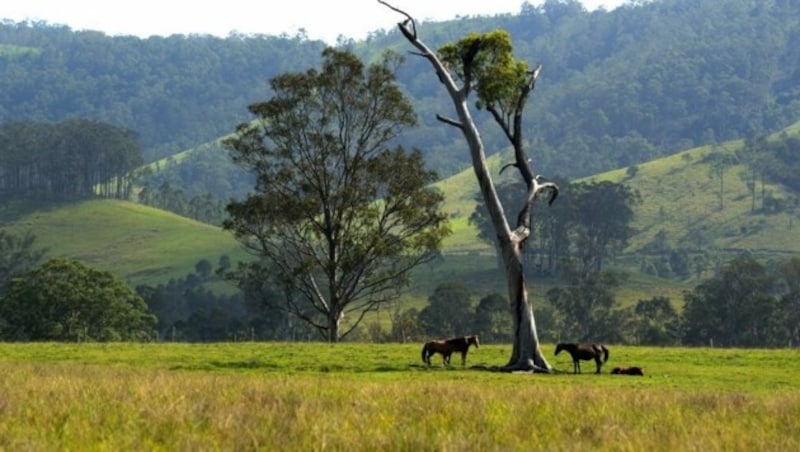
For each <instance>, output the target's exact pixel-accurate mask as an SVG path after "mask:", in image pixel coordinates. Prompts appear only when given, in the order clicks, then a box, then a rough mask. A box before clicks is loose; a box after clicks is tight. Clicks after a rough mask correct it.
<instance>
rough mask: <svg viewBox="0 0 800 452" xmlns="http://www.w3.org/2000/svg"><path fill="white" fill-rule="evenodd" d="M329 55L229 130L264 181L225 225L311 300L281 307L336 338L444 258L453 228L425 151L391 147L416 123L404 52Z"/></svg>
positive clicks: (238, 157) (233, 144) (260, 262)
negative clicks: (399, 71)
mask: <svg viewBox="0 0 800 452" xmlns="http://www.w3.org/2000/svg"><path fill="white" fill-rule="evenodd" d="M322 56H323V65H322V69H321V70H319V71H318V70H315V69H311V70H309V71H307V72H305V73H286V74H283V75H281V76H278V77H275V78H273V79H272V80H271V87H272V91H273V93H274V94H273V97H272V98H271V99H270V100H268V101H266V102H261V103H257V104H254V105H251V106H250V107H249V109H250V112H251V113H253V114H254V115H255V116H256V117H257V118H258V121H254V122H251V123H247V124H242V125H240V126H238V127H237V129H236V134H235V136H234V137H232V138H230V139H228V140H226V142H225V145H226V147H227V149H228V150H229V151H230V153H231V156H232V158H233V160H234V162H236V163H237V164H238V165H241V166H242V167H243V168H246V169H247V170H248V171H250V172H252V173H253V174H254V175H255V176H256V179H257V184H256V187H255V193H253V194H250V195H249V196H248V197H247V199H245V200H243V201H241V202H239V201H234V202H232V203H230V204H229V205H228V208H227V211H228V214H229V215H230V218H229V219H228V220H226V221H225V223H224V227H225V229H227V230H229V231H231V232H233V233H234V234H235V236H236V238H237V239H238V240H239V241H241V242H242V244H243V245H244V246H245V247H246V249H247V250H248V251H250V252H252V253H253V254H254V255H256V256H258V257H259V258H260V259H256V260H253V261H251V262H250V263H249V264H248V265H250V266H258V267H264V266H267V265H268V266H270V271H269V272H264V273H263V274H265V275H269V276H271V277H272V278H273V279H274V281H275V282H277V283H278V284H279V285H281V286H283V287H285V288H286V290H287V291H288V292H293V293H292V294H291V295H292V296H291V297H288V298H287V300H295V299H297V301H299V302H302V303H301V304H298V303H297V302H288V301H287V303H285V304H283V306H282V307H283V308H284V309H286V310H288V311H289V312H291V313H292V314H294V315H295V316H297V317H298V318H300V319H301V320H302V321H304V322H307V323H309V324H311V325H313V326H314V327H315V328H316V329H317V330H318V331H319V332H320V334H321V335H322V336H323V337H324V338H325V339H326V340H328V341H330V342H337V341H339V340H340V339H341V338H343V337H344V336H346V335H347V334H348V333H349V332H350V331H352V330H353V329H354V328H355V327H356V326H357V325H358V324H359V323H360V322H361V320H362V319H363V318H364V315H365V314H366V313H367V312H369V311H372V310H375V309H377V307H378V306H380V305H381V304H384V303H388V302H390V301H392V300H393V299H395V298H396V297H397V296H398V295H399V293H400V290H402V288H404V287H406V286H407V285H408V283H409V273H410V271H411V270H412V269H413V268H415V267H416V266H418V265H420V264H422V263H425V262H429V261H430V260H432V259H434V258H435V257H436V256H437V254H438V249H439V246H440V243H441V240H442V238H443V237H444V236H445V235H446V234H447V233H449V227H448V225H447V220H446V215H445V214H444V213H443V212H442V211H441V206H442V204H443V201H444V197H443V195H442V194H441V193H439V192H438V191H436V190H435V189H432V188H430V184H431V183H433V182H435V181H436V179H437V176H436V174H435V173H434V172H432V171H428V170H426V169H425V167H424V162H423V159H422V156H421V154H420V152H418V151H413V152H406V151H405V150H403V149H401V148H396V149H390V143H391V142H392V141H393V140H394V139H395V138H396V137H397V135H398V134H399V133H400V132H401V130H403V128H404V127H406V126H411V125H413V124H415V122H416V117H415V114H414V111H413V109H412V107H411V105H410V104H409V103H408V101H407V100H406V99H405V97H404V95H403V93H402V91H401V90H400V87H399V86H398V85H397V84H396V82H395V76H394V73H393V67H392V65H393V64H395V63H397V62H398V58H397V56H396V55H391V54H386V55H385V56H384V58H383V59H382V60H381V61H380V62H378V63H374V64H372V65H370V66H369V67H365V65H364V64H363V63H362V62H361V61H360V60H359V59H358V58H357V57H356V56H355V55H354V54H352V53H351V52H349V51H344V50H336V49H333V48H328V49H326V50H325V51H324V52H323V53H322ZM246 273H248V272H247V271H245V272H244V274H246ZM295 294H296V295H297V296H296V297H295ZM309 306H310V307H312V308H313V309H314V312H315V313H314V314H313V315H309V313H308V311H307V309H306V308H307V307H309ZM345 314H350V315H354V317H352V319H351V321H350V323H349V324H348V325H346V326H345V325H343V324H342V321H343V319H344V316H345Z"/></svg>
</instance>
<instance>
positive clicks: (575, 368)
mask: <svg viewBox="0 0 800 452" xmlns="http://www.w3.org/2000/svg"><path fill="white" fill-rule="evenodd" d="M572 373H573V374H579V373H581V361H580V360H579V359H574V360H572Z"/></svg>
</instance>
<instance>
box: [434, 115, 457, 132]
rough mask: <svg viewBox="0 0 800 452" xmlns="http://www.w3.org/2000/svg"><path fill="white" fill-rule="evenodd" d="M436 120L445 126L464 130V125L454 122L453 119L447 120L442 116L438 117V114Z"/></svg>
mask: <svg viewBox="0 0 800 452" xmlns="http://www.w3.org/2000/svg"><path fill="white" fill-rule="evenodd" d="M436 119H438V120H439V121H442V122H443V123H445V124H450V125H451V126H453V127H458V128H459V129H462V130H463V129H464V124H462V123H460V122H459V121H456V120H455V119H450V118H448V117H446V116H442V115H439V114H437V115H436Z"/></svg>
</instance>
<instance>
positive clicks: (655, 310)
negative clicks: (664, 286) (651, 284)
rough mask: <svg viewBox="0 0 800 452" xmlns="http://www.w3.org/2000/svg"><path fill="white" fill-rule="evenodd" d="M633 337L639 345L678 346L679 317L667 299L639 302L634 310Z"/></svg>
mask: <svg viewBox="0 0 800 452" xmlns="http://www.w3.org/2000/svg"><path fill="white" fill-rule="evenodd" d="M633 336H634V338H635V342H636V343H637V344H641V345H678V344H680V341H681V317H680V315H679V314H678V312H677V310H676V309H675V308H674V307H673V306H672V303H671V302H670V300H669V298H666V297H653V298H651V299H649V300H639V301H637V302H636V307H635V308H634V319H633Z"/></svg>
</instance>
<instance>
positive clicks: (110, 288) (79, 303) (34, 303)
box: [0, 259, 156, 341]
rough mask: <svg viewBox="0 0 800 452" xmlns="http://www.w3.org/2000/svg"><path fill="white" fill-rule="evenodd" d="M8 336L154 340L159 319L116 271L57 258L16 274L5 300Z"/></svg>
mask: <svg viewBox="0 0 800 452" xmlns="http://www.w3.org/2000/svg"><path fill="white" fill-rule="evenodd" d="M0 319H2V337H3V338H4V339H6V340H15V341H131V340H143V339H148V338H149V337H150V335H151V333H152V332H153V327H154V326H155V324H156V318H155V316H154V315H153V314H151V313H150V312H149V311H148V309H147V305H146V304H145V302H144V300H142V298H141V297H140V296H139V295H137V294H136V292H134V291H133V289H131V288H130V287H128V286H127V285H126V284H125V283H123V282H122V281H119V280H118V279H116V278H115V277H114V276H113V275H112V274H111V273H109V272H105V271H99V270H95V269H92V268H90V267H87V266H85V265H83V264H81V263H80V262H77V261H73V260H66V259H51V260H49V261H47V262H45V263H44V264H43V265H41V266H40V267H37V268H34V269H32V270H30V271H28V272H27V273H25V274H24V275H22V276H20V277H18V278H15V279H14V280H13V281H12V282H11V284H10V286H9V289H8V292H7V293H6V295H5V296H4V297H3V298H2V299H1V300H0Z"/></svg>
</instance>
